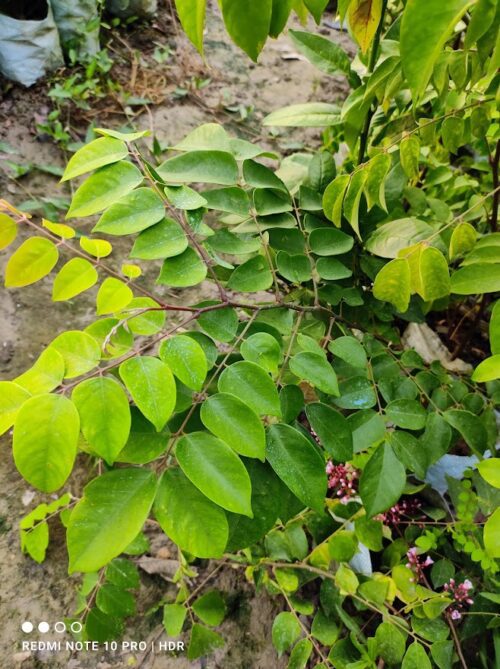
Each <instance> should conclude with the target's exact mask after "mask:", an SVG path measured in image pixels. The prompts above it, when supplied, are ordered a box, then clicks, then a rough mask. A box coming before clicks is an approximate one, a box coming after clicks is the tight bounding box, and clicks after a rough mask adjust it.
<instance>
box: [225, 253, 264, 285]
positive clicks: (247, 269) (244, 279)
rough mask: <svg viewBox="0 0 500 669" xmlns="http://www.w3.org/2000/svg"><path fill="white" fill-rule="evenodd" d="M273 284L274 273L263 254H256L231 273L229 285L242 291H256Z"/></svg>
mask: <svg viewBox="0 0 500 669" xmlns="http://www.w3.org/2000/svg"><path fill="white" fill-rule="evenodd" d="M272 285H273V275H272V273H271V270H270V269H269V265H268V264H267V261H266V259H265V258H264V257H263V256H256V257H255V258H251V259H250V260H247V261H246V262H245V263H243V264H242V265H239V266H238V267H237V268H236V269H235V270H234V272H233V273H232V274H231V277H230V278H229V281H228V282H227V287H228V288H229V289H230V290H235V291H237V292H241V293H256V292H258V291H259V290H267V289H268V288H270V287H271V286H272Z"/></svg>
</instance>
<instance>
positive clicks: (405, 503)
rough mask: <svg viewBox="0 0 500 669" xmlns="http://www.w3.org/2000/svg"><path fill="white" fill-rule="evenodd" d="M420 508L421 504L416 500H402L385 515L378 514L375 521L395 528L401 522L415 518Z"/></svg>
mask: <svg viewBox="0 0 500 669" xmlns="http://www.w3.org/2000/svg"><path fill="white" fill-rule="evenodd" d="M421 507H422V503H421V502H420V501H419V500H418V499H414V498H410V499H402V500H401V501H400V502H398V503H397V504H395V505H394V506H391V508H390V509H389V510H388V511H386V512H385V513H381V514H379V515H378V516H377V520H381V521H382V522H383V523H384V524H385V525H390V526H395V525H398V524H399V523H400V522H401V521H402V520H405V519H408V518H411V517H412V516H416V515H417V514H418V512H419V511H420V509H421Z"/></svg>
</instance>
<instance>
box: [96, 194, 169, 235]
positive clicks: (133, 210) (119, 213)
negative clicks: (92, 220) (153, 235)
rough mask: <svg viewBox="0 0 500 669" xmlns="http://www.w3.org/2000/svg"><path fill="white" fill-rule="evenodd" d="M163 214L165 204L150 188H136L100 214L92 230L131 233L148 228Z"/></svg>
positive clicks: (117, 233)
mask: <svg viewBox="0 0 500 669" xmlns="http://www.w3.org/2000/svg"><path fill="white" fill-rule="evenodd" d="M164 215H165V206H164V204H163V202H162V201H161V198H160V197H159V195H157V194H156V193H155V192H154V191H153V190H152V189H151V188H145V187H143V188H136V189H135V190H133V191H131V192H130V193H127V195H125V196H124V197H122V198H120V200H118V202H115V203H114V204H112V205H111V207H109V209H107V210H106V211H105V212H104V214H103V215H102V216H101V218H100V219H99V221H98V222H97V225H96V226H95V227H94V228H93V230H92V232H105V233H106V234H107V235H119V236H122V235H131V234H133V233H134V232H140V231H141V230H144V229H145V228H149V227H151V226H152V225H154V224H155V223H158V221H161V220H162V218H163V216H164Z"/></svg>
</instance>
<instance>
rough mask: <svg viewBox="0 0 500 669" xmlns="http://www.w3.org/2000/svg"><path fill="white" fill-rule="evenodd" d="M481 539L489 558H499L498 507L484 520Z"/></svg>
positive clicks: (499, 516) (499, 511) (499, 509)
mask: <svg viewBox="0 0 500 669" xmlns="http://www.w3.org/2000/svg"><path fill="white" fill-rule="evenodd" d="M483 539H484V547H485V548H486V552H487V553H488V555H489V556H490V557H491V558H500V508H498V509H497V510H496V511H495V513H494V514H493V515H492V516H490V517H489V518H488V520H487V521H486V525H485V526H484V534H483Z"/></svg>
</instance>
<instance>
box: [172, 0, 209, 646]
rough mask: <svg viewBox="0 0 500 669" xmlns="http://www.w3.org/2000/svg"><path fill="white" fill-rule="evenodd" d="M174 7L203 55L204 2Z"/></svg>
mask: <svg viewBox="0 0 500 669" xmlns="http://www.w3.org/2000/svg"><path fill="white" fill-rule="evenodd" d="M175 7H176V9H177V13H178V15H179V19H180V22H181V25H182V27H183V28H184V32H185V33H186V35H187V36H188V37H189V39H190V40H191V42H192V43H193V44H194V46H195V47H196V48H197V49H198V51H199V52H200V53H201V54H203V30H204V27H205V13H206V0H175ZM174 636H175V635H174Z"/></svg>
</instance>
